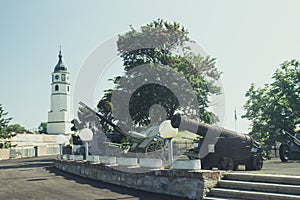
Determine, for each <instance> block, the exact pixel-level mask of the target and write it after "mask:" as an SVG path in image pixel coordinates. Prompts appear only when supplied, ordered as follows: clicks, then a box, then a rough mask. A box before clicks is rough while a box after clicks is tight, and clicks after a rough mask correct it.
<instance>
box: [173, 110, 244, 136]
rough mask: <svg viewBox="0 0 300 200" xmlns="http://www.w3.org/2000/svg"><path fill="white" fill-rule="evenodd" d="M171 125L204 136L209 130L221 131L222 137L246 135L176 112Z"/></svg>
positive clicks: (213, 131) (212, 131)
mask: <svg viewBox="0 0 300 200" xmlns="http://www.w3.org/2000/svg"><path fill="white" fill-rule="evenodd" d="M171 125H172V126H173V128H179V130H187V131H190V132H192V133H195V134H197V135H200V136H203V137H205V136H206V134H207V133H208V132H211V133H220V136H221V137H244V135H241V134H238V133H237V132H234V131H231V130H228V129H225V128H221V127H217V126H212V125H209V124H205V123H203V122H199V121H196V120H192V119H188V118H186V117H183V116H181V115H179V114H176V115H174V116H173V117H172V119H171Z"/></svg>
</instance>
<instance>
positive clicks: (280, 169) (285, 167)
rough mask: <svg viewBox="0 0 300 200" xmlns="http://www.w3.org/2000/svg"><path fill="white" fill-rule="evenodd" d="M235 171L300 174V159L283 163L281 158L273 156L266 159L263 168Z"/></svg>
mask: <svg viewBox="0 0 300 200" xmlns="http://www.w3.org/2000/svg"><path fill="white" fill-rule="evenodd" d="M235 172H238V173H241V172H244V173H252V174H253V173H254V174H277V175H292V176H300V160H298V161H289V162H285V163H283V162H281V161H280V159H279V158H272V159H271V160H267V161H264V166H263V168H262V170H259V171H235Z"/></svg>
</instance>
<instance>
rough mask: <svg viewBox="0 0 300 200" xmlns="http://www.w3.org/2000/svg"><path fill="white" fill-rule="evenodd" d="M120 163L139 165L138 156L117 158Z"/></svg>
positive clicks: (122, 164) (123, 164)
mask: <svg viewBox="0 0 300 200" xmlns="http://www.w3.org/2000/svg"><path fill="white" fill-rule="evenodd" d="M117 163H118V165H121V166H138V159H137V158H117Z"/></svg>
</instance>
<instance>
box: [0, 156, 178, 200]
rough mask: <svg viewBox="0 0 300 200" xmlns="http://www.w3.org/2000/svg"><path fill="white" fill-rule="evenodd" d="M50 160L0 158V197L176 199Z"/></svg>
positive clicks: (106, 199)
mask: <svg viewBox="0 0 300 200" xmlns="http://www.w3.org/2000/svg"><path fill="white" fill-rule="evenodd" d="M52 163H53V159H52V158H30V159H18V160H6V161H0V199H22V200H26V199H32V200H35V199H38V200H40V199H51V200H52V199H74V200H76V199H84V200H89V199H95V200H98V199H99V200H100V199H102V200H108V199H120V200H121V199H126V200H127V199H128V200H129V199H130V200H138V199H139V200H153V199H155V200H160V199H162V200H164V199H165V200H167V199H172V200H177V199H179V198H176V197H173V196H167V195H159V194H154V193H149V192H143V191H139V190H134V189H128V188H124V187H119V186H115V185H111V184H107V183H103V182H99V181H93V180H89V179H85V178H82V177H79V176H75V175H72V174H68V173H65V172H62V171H60V170H57V169H56V168H54V167H53V165H52Z"/></svg>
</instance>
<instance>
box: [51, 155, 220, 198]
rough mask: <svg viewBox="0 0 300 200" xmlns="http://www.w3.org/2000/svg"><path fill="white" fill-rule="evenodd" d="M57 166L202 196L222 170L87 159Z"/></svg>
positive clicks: (134, 185)
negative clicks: (145, 166) (111, 163)
mask: <svg viewBox="0 0 300 200" xmlns="http://www.w3.org/2000/svg"><path fill="white" fill-rule="evenodd" d="M55 167H56V168H58V169H61V170H63V171H66V172H69V173H72V174H76V175H79V176H82V177H87V178H91V179H94V180H99V181H103V182H107V183H112V184H116V185H120V186H125V187H129V188H135V189H139V190H145V191H149V192H155V193H161V194H168V195H174V196H178V197H185V198H189V199H202V198H203V196H205V194H206V193H207V192H208V190H209V189H210V188H211V187H213V186H215V185H216V184H217V181H218V180H219V179H220V177H221V175H222V174H221V172H219V171H207V170H197V171H188V170H155V171H150V172H144V171H145V170H144V171H143V168H139V167H138V168H130V167H128V168H126V167H124V166H119V167H122V169H121V170H120V169H119V170H118V167H117V168H111V167H107V166H105V165H104V164H90V163H87V162H75V161H63V160H57V161H55Z"/></svg>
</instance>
